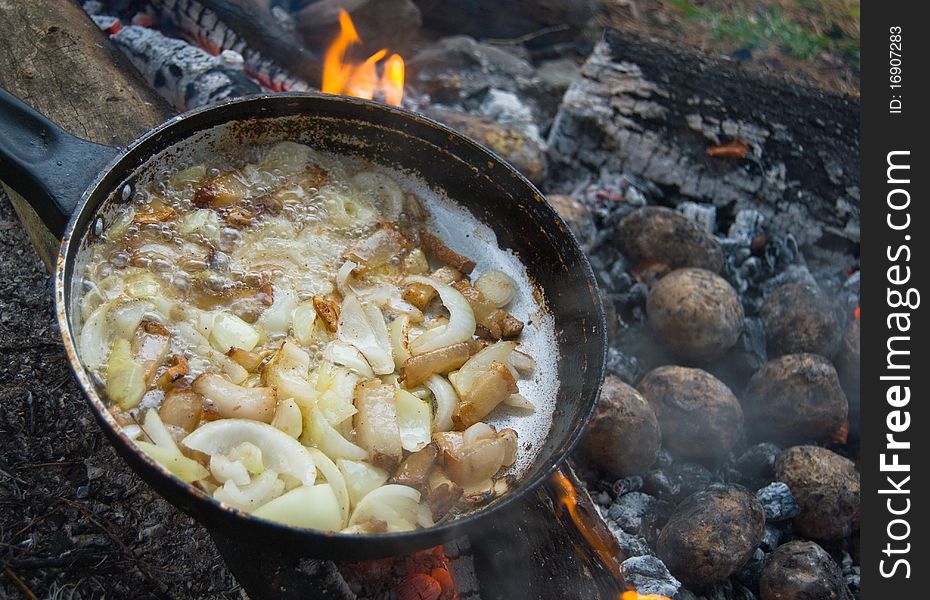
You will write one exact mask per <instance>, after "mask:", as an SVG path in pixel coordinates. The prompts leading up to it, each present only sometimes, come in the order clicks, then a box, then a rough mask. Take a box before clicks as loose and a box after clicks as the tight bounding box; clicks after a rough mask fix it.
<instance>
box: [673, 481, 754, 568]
mask: <svg viewBox="0 0 930 600" xmlns="http://www.w3.org/2000/svg"><path fill="white" fill-rule="evenodd" d="M764 530H765V512H764V511H763V510H762V505H761V504H759V501H758V500H756V498H755V496H753V495H752V494H751V493H749V491H747V490H746V489H745V488H743V487H740V486H737V485H713V486H711V487H709V488H707V489H705V490H703V491H700V492H697V493H695V494H692V495H691V496H689V497H688V498H686V499H685V500H684V502H682V503H681V504H680V505H678V508H676V509H675V512H674V513H672V516H671V517H670V518H669V520H668V522H667V523H666V524H665V527H663V528H662V531H661V532H660V533H659V540H658V543H657V545H656V551H657V553H658V555H659V558H661V559H662V560H663V561H664V562H665V564H666V566H668V568H669V570H670V571H671V572H672V574H673V575H674V576H675V577H677V578H678V579H679V580H681V581H682V582H684V583H685V584H687V585H692V586H705V585H709V584H712V583H714V582H716V581H720V580H722V579H725V578H726V577H729V576H730V575H731V574H732V573H734V572H735V571H736V570H737V569H739V568H740V567H741V566H742V565H743V564H744V563H746V561H747V560H749V558H750V557H751V556H752V554H753V552H754V551H755V549H756V548H757V547H758V546H759V543H760V542H761V541H762V533H763V531H764Z"/></svg>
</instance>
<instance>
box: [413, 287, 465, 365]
mask: <svg viewBox="0 0 930 600" xmlns="http://www.w3.org/2000/svg"><path fill="white" fill-rule="evenodd" d="M404 283H405V284H408V283H422V284H424V285H429V286H432V287H433V288H434V289H435V290H436V291H437V292H438V293H439V298H440V299H441V300H442V303H443V305H444V306H445V307H446V309H447V310H448V311H449V322H448V323H447V324H446V325H443V326H440V327H436V328H434V329H429V330H427V331H425V332H424V333H423V334H422V335H420V336H419V337H417V338H416V339H415V340H413V341H411V342H410V351H411V352H412V353H413V354H420V353H421V352H429V351H430V350H435V349H437V348H442V347H443V346H451V345H452V344H457V343H459V342H464V341H466V340H470V339H471V338H472V336H473V335H474V334H475V315H474V313H473V312H472V310H471V305H469V304H468V300H466V299H465V297H464V296H462V294H461V293H460V292H459V291H458V290H456V289H454V288H452V287H451V286H448V285H445V284H442V283H439V282H438V281H436V280H435V279H430V278H429V277H422V276H419V275H411V276H410V277H407V278H406V279H405V280H404Z"/></svg>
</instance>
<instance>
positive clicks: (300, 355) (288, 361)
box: [263, 342, 310, 379]
mask: <svg viewBox="0 0 930 600" xmlns="http://www.w3.org/2000/svg"><path fill="white" fill-rule="evenodd" d="M309 370H310V355H309V354H307V353H306V352H305V351H304V350H303V348H301V347H300V346H298V345H297V344H295V343H293V342H284V343H282V344H281V347H280V348H278V351H277V352H275V354H274V356H273V357H271V360H269V361H268V362H267V364H265V367H264V369H263V371H264V372H263V374H264V373H268V375H269V376H274V375H275V374H282V375H291V376H293V377H298V378H301V379H303V378H305V377H307V372H308V371H309Z"/></svg>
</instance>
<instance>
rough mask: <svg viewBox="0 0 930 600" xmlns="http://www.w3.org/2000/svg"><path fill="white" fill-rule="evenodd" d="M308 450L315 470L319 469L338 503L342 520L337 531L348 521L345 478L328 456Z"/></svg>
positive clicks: (347, 494) (311, 449)
mask: <svg viewBox="0 0 930 600" xmlns="http://www.w3.org/2000/svg"><path fill="white" fill-rule="evenodd" d="M309 450H310V454H311V455H313V462H314V463H315V464H316V468H317V469H319V470H320V473H322V474H323V477H325V478H326V483H328V484H329V485H330V486H331V487H332V488H333V493H334V494H335V495H336V500H338V501H339V513H340V514H341V515H342V519H341V521H340V522H339V527H338V528H337V529H342V528H343V527H345V526H346V525H347V524H348V521H349V491H348V488H346V480H345V477H343V476H342V471H340V470H339V467H337V466H336V463H334V462H333V461H332V460H330V458H329V457H328V456H326V455H325V454H323V453H322V452H320V451H319V450H317V449H316V448H309Z"/></svg>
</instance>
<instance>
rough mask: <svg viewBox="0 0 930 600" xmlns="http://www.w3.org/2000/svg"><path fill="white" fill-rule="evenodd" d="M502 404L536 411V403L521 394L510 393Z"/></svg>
mask: <svg viewBox="0 0 930 600" xmlns="http://www.w3.org/2000/svg"><path fill="white" fill-rule="evenodd" d="M504 404H506V405H507V406H512V407H514V408H519V409H522V410H528V411H530V412H535V411H536V405H535V404H533V403H532V402H530V401H529V400H528V399H527V398H526V397H525V396H523V395H522V394H510V397H509V398H507V399H506V400H504Z"/></svg>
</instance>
